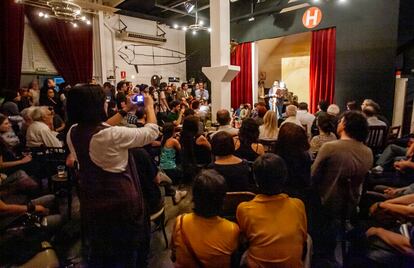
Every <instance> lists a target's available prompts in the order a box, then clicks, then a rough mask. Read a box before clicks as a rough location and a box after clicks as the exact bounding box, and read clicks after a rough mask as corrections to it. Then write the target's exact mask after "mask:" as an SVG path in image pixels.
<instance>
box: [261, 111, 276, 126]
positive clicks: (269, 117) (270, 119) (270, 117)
mask: <svg viewBox="0 0 414 268" xmlns="http://www.w3.org/2000/svg"><path fill="white" fill-rule="evenodd" d="M263 125H265V126H267V127H271V126H272V127H277V118H276V113H275V112H274V111H267V112H266V114H265V116H264V117H263Z"/></svg>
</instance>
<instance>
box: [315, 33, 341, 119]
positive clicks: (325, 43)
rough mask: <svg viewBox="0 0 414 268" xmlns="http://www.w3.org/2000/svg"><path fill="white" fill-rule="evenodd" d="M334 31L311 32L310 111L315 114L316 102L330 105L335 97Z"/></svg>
mask: <svg viewBox="0 0 414 268" xmlns="http://www.w3.org/2000/svg"><path fill="white" fill-rule="evenodd" d="M335 58H336V29H335V28H329V29H324V30H320V31H314V32H312V45H311V52H310V77H309V83H310V85H309V90H310V110H311V112H312V113H314V112H316V110H317V108H318V102H319V101H320V100H326V101H328V102H329V103H330V104H331V103H333V102H334V96H335Z"/></svg>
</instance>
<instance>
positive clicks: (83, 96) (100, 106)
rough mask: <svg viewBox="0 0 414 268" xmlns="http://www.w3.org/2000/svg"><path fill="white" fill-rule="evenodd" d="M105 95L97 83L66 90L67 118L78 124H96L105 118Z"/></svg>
mask: <svg viewBox="0 0 414 268" xmlns="http://www.w3.org/2000/svg"><path fill="white" fill-rule="evenodd" d="M105 100H106V97H105V93H104V92H103V89H102V87H101V86H99V85H87V84H83V85H78V86H75V87H73V88H72V89H71V90H69V92H68V96H67V100H66V106H67V113H68V119H69V121H70V122H71V123H79V124H80V125H97V124H99V123H101V122H102V121H103V120H104V118H105V110H104V103H105Z"/></svg>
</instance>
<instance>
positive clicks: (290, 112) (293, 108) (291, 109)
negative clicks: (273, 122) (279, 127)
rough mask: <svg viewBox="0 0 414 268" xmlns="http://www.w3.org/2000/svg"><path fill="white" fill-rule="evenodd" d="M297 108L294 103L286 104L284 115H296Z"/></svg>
mask: <svg viewBox="0 0 414 268" xmlns="http://www.w3.org/2000/svg"><path fill="white" fill-rule="evenodd" d="M297 110H298V108H297V107H296V106H295V105H292V104H291V105H288V106H287V107H286V116H287V117H291V116H296V113H297Z"/></svg>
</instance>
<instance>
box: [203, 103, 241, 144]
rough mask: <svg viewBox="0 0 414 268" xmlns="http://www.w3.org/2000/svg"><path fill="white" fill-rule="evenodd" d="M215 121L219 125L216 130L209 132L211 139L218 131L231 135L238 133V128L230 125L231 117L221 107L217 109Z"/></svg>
mask: <svg viewBox="0 0 414 268" xmlns="http://www.w3.org/2000/svg"><path fill="white" fill-rule="evenodd" d="M217 122H218V123H219V124H220V126H219V127H218V129H217V131H215V132H213V133H211V134H210V139H212V138H213V136H214V135H215V134H216V133H217V132H220V131H224V132H227V133H229V134H230V135H231V136H233V137H234V136H237V135H238V134H239V130H238V129H237V128H234V127H232V126H231V125H230V122H231V117H230V112H229V111H228V110H226V109H222V110H218V111H217Z"/></svg>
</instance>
